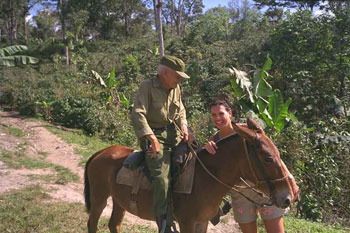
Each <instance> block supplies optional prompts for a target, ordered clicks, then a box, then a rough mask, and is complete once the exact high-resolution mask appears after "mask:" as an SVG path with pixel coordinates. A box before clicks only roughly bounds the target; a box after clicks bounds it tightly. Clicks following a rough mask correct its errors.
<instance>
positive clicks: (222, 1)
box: [30, 0, 229, 15]
mask: <svg viewBox="0 0 350 233" xmlns="http://www.w3.org/2000/svg"><path fill="white" fill-rule="evenodd" d="M228 2H229V0H203V4H204V12H206V11H207V10H208V9H210V8H213V7H217V6H219V5H220V6H227V4H228ZM41 9H42V6H40V5H37V6H35V7H34V9H32V10H31V11H30V13H31V14H34V15H35V14H36V12H37V10H41Z"/></svg>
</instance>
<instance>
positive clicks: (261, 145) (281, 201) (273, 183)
mask: <svg viewBox="0 0 350 233" xmlns="http://www.w3.org/2000/svg"><path fill="white" fill-rule="evenodd" d="M233 128H234V130H235V131H236V132H237V133H238V134H239V135H240V136H241V137H242V138H244V141H245V142H246V156H247V159H246V161H247V162H248V163H249V166H242V167H248V168H249V170H247V169H245V170H242V171H241V173H242V176H243V177H245V178H246V179H248V181H249V183H253V186H254V187H253V188H254V189H257V190H260V191H262V192H263V193H264V194H268V195H269V197H270V200H271V201H272V204H274V205H276V206H278V207H281V208H287V207H288V206H289V205H290V203H291V202H292V201H293V200H294V194H293V190H292V188H291V184H290V180H289V179H288V178H289V176H290V173H289V171H288V169H287V167H286V166H285V165H284V163H283V162H282V160H281V157H280V154H279V151H278V149H277V147H276V146H275V145H274V143H273V142H272V141H271V139H270V138H269V137H267V136H266V135H265V133H264V131H263V130H262V129H261V127H260V126H259V125H258V124H257V123H256V122H255V121H254V120H253V119H251V118H248V119H247V127H246V126H238V125H236V124H233Z"/></svg>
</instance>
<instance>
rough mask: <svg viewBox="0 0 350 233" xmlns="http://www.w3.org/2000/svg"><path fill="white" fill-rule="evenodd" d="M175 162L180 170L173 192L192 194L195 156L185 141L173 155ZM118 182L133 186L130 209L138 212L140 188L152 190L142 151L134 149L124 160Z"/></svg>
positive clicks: (117, 178)
mask: <svg viewBox="0 0 350 233" xmlns="http://www.w3.org/2000/svg"><path fill="white" fill-rule="evenodd" d="M172 162H173V163H179V164H181V166H180V172H179V175H178V176H177V179H176V181H175V183H174V184H173V190H172V191H173V192H175V193H183V194H190V193H191V192H192V186H193V180H194V171H195V156H192V152H190V149H189V147H188V145H187V143H185V142H181V143H180V144H179V145H178V147H177V148H176V150H175V152H174V155H173V156H172ZM116 183H117V184H122V185H127V186H130V187H132V189H131V193H130V195H131V201H130V204H129V205H130V209H131V212H132V213H133V214H137V212H138V211H137V202H136V198H135V197H136V195H137V194H138V191H139V190H140V189H143V190H151V182H150V179H149V174H148V169H147V167H146V164H145V154H144V152H142V151H134V152H133V153H131V154H130V155H129V156H128V157H127V158H126V159H125V161H124V164H123V167H122V168H121V169H120V170H119V172H118V174H117V177H116Z"/></svg>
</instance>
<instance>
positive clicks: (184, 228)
mask: <svg viewBox="0 0 350 233" xmlns="http://www.w3.org/2000/svg"><path fill="white" fill-rule="evenodd" d="M179 226H180V232H181V233H195V229H196V223H194V222H191V221H186V222H179Z"/></svg>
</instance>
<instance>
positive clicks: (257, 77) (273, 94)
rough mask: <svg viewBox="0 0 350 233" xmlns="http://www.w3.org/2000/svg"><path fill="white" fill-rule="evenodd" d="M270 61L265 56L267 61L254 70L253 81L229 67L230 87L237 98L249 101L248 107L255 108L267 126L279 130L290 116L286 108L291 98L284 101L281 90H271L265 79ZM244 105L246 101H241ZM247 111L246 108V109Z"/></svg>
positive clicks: (241, 72)
mask: <svg viewBox="0 0 350 233" xmlns="http://www.w3.org/2000/svg"><path fill="white" fill-rule="evenodd" d="M271 64H272V61H271V59H270V57H269V56H268V57H267V61H266V62H265V65H264V67H263V68H262V69H258V70H256V71H255V72H254V78H253V83H252V82H251V81H250V80H249V78H248V77H247V76H248V75H247V73H246V72H244V71H240V70H237V69H235V68H233V69H229V71H230V74H231V76H232V78H231V81H230V83H231V87H232V89H233V92H234V94H235V95H236V96H237V98H238V99H239V100H242V99H246V100H248V101H250V104H249V108H250V109H253V110H255V111H256V112H257V113H259V115H260V116H261V117H262V119H264V121H265V123H266V124H267V126H269V127H271V128H274V129H275V130H276V131H277V132H280V131H281V130H282V129H283V128H284V125H285V123H286V121H287V120H288V118H290V116H289V115H290V114H289V112H288V108H289V105H290V103H291V102H292V99H291V98H289V99H288V100H287V101H286V102H285V103H284V100H283V96H282V94H281V91H280V90H278V89H276V90H273V89H272V87H271V85H270V84H269V83H268V82H267V81H266V79H267V78H271V76H270V75H269V74H268V73H267V70H269V69H270V68H271ZM245 107H246V101H244V102H243V101H241V108H245ZM246 111H248V109H246Z"/></svg>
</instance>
